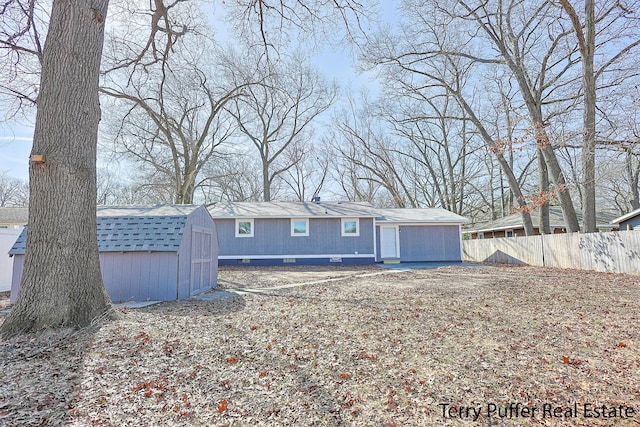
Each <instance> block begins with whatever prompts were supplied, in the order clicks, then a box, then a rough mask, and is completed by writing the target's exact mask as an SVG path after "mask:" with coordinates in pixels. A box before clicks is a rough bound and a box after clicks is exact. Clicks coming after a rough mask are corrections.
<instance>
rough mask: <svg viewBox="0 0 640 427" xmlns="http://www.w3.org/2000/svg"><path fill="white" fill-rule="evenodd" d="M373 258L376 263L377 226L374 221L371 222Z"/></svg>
mask: <svg viewBox="0 0 640 427" xmlns="http://www.w3.org/2000/svg"><path fill="white" fill-rule="evenodd" d="M372 226H373V257H374V258H375V260H376V261H378V241H377V240H378V238H377V236H378V225H377V224H376V220H375V219H374V220H373V224H372Z"/></svg>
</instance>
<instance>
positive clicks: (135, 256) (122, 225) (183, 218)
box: [9, 205, 219, 302]
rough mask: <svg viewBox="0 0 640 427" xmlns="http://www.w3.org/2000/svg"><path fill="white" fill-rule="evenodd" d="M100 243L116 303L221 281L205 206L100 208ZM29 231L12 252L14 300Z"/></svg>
mask: <svg viewBox="0 0 640 427" xmlns="http://www.w3.org/2000/svg"><path fill="white" fill-rule="evenodd" d="M97 217H98V218H97V220H98V247H99V251H100V267H101V270H102V278H103V281H104V284H105V288H106V291H107V293H108V294H109V296H110V297H111V300H112V301H113V302H125V301H161V300H176V299H184V298H188V297H190V296H192V295H194V294H197V293H200V292H203V291H206V290H209V289H211V288H213V287H215V286H216V285H217V278H218V263H217V261H218V259H217V257H218V251H219V247H218V236H217V234H216V226H215V224H214V222H213V220H212V219H211V216H210V215H209V212H208V211H207V209H206V208H205V207H204V206H193V205H159V206H155V207H99V208H98V212H97ZM26 231H27V230H26V229H25V230H24V231H23V232H22V234H21V235H20V237H19V238H18V240H17V241H16V243H15V244H14V245H13V247H12V249H11V251H10V252H9V253H10V254H11V255H13V256H14V259H15V261H14V266H13V279H12V282H11V302H14V301H15V299H16V297H17V295H18V290H19V286H20V279H21V277H22V267H23V265H24V254H25V244H26Z"/></svg>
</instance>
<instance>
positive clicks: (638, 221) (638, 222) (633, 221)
mask: <svg viewBox="0 0 640 427" xmlns="http://www.w3.org/2000/svg"><path fill="white" fill-rule="evenodd" d="M628 227H630V228H631V230H640V215H637V216H635V217H633V218H629V219H628V220H626V221H622V222H621V223H620V231H625V230H627V228H628Z"/></svg>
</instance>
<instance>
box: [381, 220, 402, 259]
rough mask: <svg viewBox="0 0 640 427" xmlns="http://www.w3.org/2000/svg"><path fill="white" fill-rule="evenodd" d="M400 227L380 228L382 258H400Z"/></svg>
mask: <svg viewBox="0 0 640 427" xmlns="http://www.w3.org/2000/svg"><path fill="white" fill-rule="evenodd" d="M398 252H399V251H398V227H380V258H400V254H399V253H398Z"/></svg>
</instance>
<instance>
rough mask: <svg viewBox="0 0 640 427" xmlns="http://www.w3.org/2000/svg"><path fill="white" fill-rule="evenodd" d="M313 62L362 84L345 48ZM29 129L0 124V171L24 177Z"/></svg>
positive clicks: (389, 9) (386, 5)
mask: <svg viewBox="0 0 640 427" xmlns="http://www.w3.org/2000/svg"><path fill="white" fill-rule="evenodd" d="M396 4H397V0H381V1H380V7H381V10H382V13H383V19H385V20H386V21H387V22H391V21H393V19H394V17H395V14H396V12H395V7H396ZM314 63H315V65H316V66H317V67H318V68H319V69H320V70H321V71H322V72H323V73H324V74H325V75H326V76H327V77H328V78H329V79H335V80H336V81H337V82H338V83H339V84H340V86H341V87H343V88H345V87H349V86H355V87H358V86H359V85H362V84H363V83H362V82H363V81H365V82H366V81H367V80H368V77H367V76H362V75H359V74H358V72H357V71H356V69H355V67H354V64H353V59H352V58H351V57H350V55H349V52H348V49H343V50H342V51H339V50H333V49H330V48H328V49H326V50H324V51H322V52H321V53H320V54H318V55H317V56H316V57H315V58H314ZM32 137H33V128H32V127H31V126H28V125H23V124H17V123H0V171H7V172H8V174H9V175H10V176H12V177H14V178H19V179H23V180H25V181H26V180H28V177H29V162H28V159H29V154H30V152H31V144H32Z"/></svg>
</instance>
